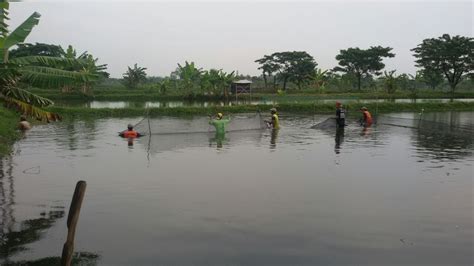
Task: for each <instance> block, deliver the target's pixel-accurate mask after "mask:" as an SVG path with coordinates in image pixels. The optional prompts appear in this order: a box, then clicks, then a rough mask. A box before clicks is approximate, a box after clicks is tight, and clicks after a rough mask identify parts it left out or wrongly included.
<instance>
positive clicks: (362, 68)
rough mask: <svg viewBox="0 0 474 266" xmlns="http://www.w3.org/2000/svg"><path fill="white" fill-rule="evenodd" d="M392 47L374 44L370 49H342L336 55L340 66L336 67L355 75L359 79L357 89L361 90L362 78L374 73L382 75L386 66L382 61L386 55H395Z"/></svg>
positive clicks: (338, 69)
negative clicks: (381, 71)
mask: <svg viewBox="0 0 474 266" xmlns="http://www.w3.org/2000/svg"><path fill="white" fill-rule="evenodd" d="M391 50H392V48H390V47H381V46H374V47H370V48H369V49H366V50H364V49H360V48H359V47H356V48H348V49H347V50H341V51H340V53H339V54H338V55H337V56H336V60H338V61H339V66H337V67H335V68H334V71H336V72H343V73H346V74H347V75H353V76H355V77H356V79H357V89H358V90H360V86H361V80H362V78H372V75H377V76H378V75H380V74H381V73H380V70H382V69H383V68H384V67H385V64H384V63H382V59H383V58H384V57H395V54H393V53H391V52H390V51H391Z"/></svg>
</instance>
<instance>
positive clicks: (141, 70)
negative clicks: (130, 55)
mask: <svg viewBox="0 0 474 266" xmlns="http://www.w3.org/2000/svg"><path fill="white" fill-rule="evenodd" d="M145 70H146V67H139V66H138V65H137V64H135V65H134V66H133V68H131V67H128V69H127V72H125V73H124V74H123V82H124V84H125V86H126V87H127V88H129V89H135V88H136V87H137V86H138V84H140V83H141V82H142V81H144V80H146V72H145Z"/></svg>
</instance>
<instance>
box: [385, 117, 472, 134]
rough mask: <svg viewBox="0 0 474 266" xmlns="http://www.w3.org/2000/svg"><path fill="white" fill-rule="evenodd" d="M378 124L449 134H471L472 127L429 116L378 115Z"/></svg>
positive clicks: (469, 124) (468, 124)
mask: <svg viewBox="0 0 474 266" xmlns="http://www.w3.org/2000/svg"><path fill="white" fill-rule="evenodd" d="M376 124H378V125H388V126H396V127H405V128H413V129H418V130H422V131H433V132H437V133H449V134H473V133H474V128H473V124H471V123H459V121H453V120H451V119H436V120H431V119H430V117H422V116H420V117H418V118H416V117H413V118H406V117H392V116H380V117H378V119H376Z"/></svg>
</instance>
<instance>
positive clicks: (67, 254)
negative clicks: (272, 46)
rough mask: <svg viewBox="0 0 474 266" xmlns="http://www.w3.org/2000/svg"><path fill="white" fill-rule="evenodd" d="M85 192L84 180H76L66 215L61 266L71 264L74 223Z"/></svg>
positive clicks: (74, 232) (74, 231)
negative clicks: (65, 234)
mask: <svg viewBox="0 0 474 266" xmlns="http://www.w3.org/2000/svg"><path fill="white" fill-rule="evenodd" d="M85 192H86V181H79V182H77V184H76V189H75V190H74V195H73V196H72V201H71V206H70V207H69V214H68V217H67V240H66V243H64V246H63V254H62V256H61V266H70V265H71V261H72V255H73V253H74V236H75V234H76V225H77V221H78V220H79V213H80V211H81V205H82V200H83V199H84V193H85Z"/></svg>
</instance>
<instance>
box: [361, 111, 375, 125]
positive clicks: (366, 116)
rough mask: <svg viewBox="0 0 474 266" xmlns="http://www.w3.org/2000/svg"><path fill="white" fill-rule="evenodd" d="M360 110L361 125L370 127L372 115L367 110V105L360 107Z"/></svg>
mask: <svg viewBox="0 0 474 266" xmlns="http://www.w3.org/2000/svg"><path fill="white" fill-rule="evenodd" d="M360 111H361V112H362V114H363V115H364V117H363V118H362V119H361V121H360V124H361V126H363V127H370V126H371V125H372V115H371V114H370V112H369V111H368V109H367V107H362V108H360Z"/></svg>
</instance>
